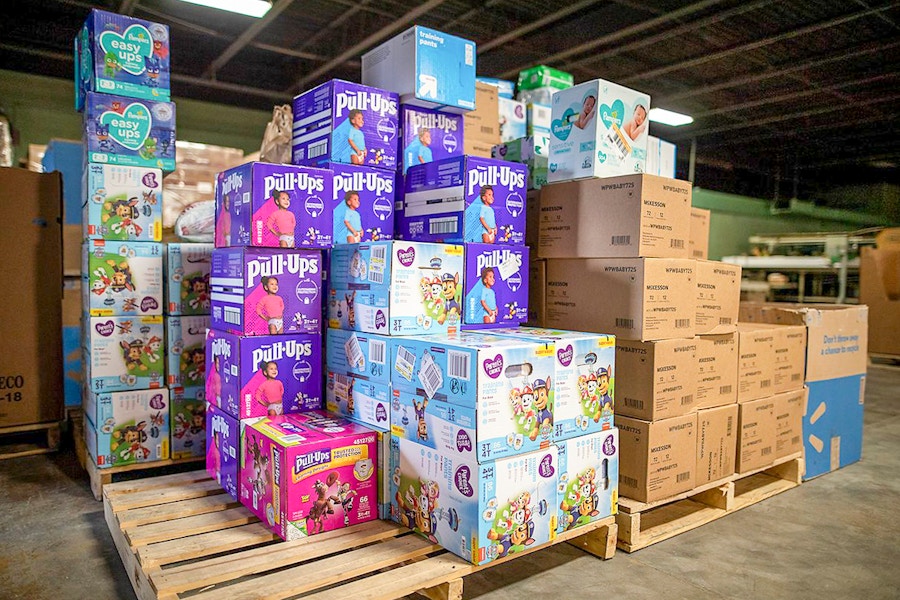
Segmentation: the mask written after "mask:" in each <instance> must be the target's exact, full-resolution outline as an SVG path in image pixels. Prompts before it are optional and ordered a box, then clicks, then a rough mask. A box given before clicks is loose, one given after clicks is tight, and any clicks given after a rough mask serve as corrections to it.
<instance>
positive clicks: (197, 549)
mask: <svg viewBox="0 0 900 600" xmlns="http://www.w3.org/2000/svg"><path fill="white" fill-rule="evenodd" d="M279 539H280V538H279V537H278V536H277V535H275V534H274V533H272V532H271V531H269V530H268V529H267V528H266V527H265V525H263V524H262V523H259V522H257V523H251V524H249V525H241V526H240V527H233V528H231V529H225V530H223V531H212V532H210V533H201V534H199V535H195V536H191V537H189V538H181V539H176V540H167V541H165V542H157V543H155V544H150V545H149V546H144V547H143V548H138V549H137V556H138V562H139V563H140V564H141V566H142V567H143V568H144V569H145V570H155V569H156V568H158V567H159V565H161V564H172V563H176V562H181V561H185V560H192V559H197V558H203V557H206V556H212V555H214V554H220V553H222V552H229V551H231V550H237V549H241V548H247V547H250V546H258V545H260V544H265V543H268V542H274V541H277V540H279Z"/></svg>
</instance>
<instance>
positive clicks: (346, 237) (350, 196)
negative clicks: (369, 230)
mask: <svg viewBox="0 0 900 600" xmlns="http://www.w3.org/2000/svg"><path fill="white" fill-rule="evenodd" d="M362 236H363V229H362V219H361V218H360V216H359V192H357V191H355V190H348V191H347V192H346V193H345V194H344V203H343V205H342V206H340V207H338V208H335V210H334V241H335V243H344V242H347V243H348V244H358V243H359V242H361V241H362Z"/></svg>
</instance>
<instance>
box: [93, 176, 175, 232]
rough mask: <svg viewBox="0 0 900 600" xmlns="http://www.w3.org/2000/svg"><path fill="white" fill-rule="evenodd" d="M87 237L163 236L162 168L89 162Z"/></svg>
mask: <svg viewBox="0 0 900 600" xmlns="http://www.w3.org/2000/svg"><path fill="white" fill-rule="evenodd" d="M84 192H85V194H84V198H83V202H84V204H83V205H82V230H83V232H84V237H85V239H105V240H113V241H121V240H128V241H132V242H158V241H160V240H161V239H162V201H163V193H162V171H161V170H159V169H144V168H140V167H120V166H118V165H100V164H89V165H87V168H86V169H85V171H84Z"/></svg>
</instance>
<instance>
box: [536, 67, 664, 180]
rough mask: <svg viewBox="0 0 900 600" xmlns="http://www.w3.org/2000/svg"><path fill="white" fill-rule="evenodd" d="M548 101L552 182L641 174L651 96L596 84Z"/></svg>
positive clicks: (614, 85) (615, 86)
mask: <svg viewBox="0 0 900 600" xmlns="http://www.w3.org/2000/svg"><path fill="white" fill-rule="evenodd" d="M550 101H551V105H552V122H551V125H550V131H551V138H550V174H549V176H548V179H549V181H550V182H551V183H552V182H554V181H566V180H569V179H581V178H584V177H614V176H616V175H628V174H631V173H643V172H644V170H645V169H644V163H645V161H646V158H647V156H646V155H647V126H648V125H649V121H648V120H647V114H648V112H649V111H650V96H648V95H647V94H643V93H641V92H637V91H634V90H631V89H628V88H626V87H622V86H620V85H616V84H614V83H610V82H608V81H603V80H600V79H596V80H594V81H588V82H586V83H582V84H580V85H576V86H575V87H572V88H569V89H565V90H560V91H558V92H556V93H555V94H553V96H552V97H551V100H550Z"/></svg>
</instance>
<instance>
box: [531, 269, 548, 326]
mask: <svg viewBox="0 0 900 600" xmlns="http://www.w3.org/2000/svg"><path fill="white" fill-rule="evenodd" d="M546 315H547V261H545V260H530V261H528V321H527V322H526V324H527V325H530V326H532V327H543V326H544V321H545V320H546V318H547V316H546Z"/></svg>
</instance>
